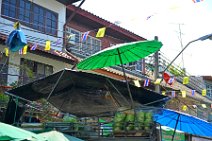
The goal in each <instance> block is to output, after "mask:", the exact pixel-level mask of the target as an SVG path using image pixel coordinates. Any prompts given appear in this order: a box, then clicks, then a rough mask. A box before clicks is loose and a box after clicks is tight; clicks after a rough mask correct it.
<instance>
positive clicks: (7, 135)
mask: <svg viewBox="0 0 212 141" xmlns="http://www.w3.org/2000/svg"><path fill="white" fill-rule="evenodd" d="M3 140H4V141H6V140H10V141H21V140H28V141H44V140H45V139H44V138H43V137H40V136H38V135H37V134H35V133H32V132H29V131H26V130H24V129H21V128H17V127H15V126H12V125H9V124H5V123H2V122H0V141H3Z"/></svg>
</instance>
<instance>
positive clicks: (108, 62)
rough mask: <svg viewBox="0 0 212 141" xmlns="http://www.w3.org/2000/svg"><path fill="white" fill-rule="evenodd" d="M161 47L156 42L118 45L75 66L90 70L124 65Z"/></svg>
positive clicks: (159, 43)
mask: <svg viewBox="0 0 212 141" xmlns="http://www.w3.org/2000/svg"><path fill="white" fill-rule="evenodd" d="M161 47H162V43H161V42H159V41H156V40H153V41H137V42H131V43H124V44H118V45H116V46H113V47H109V48H106V49H104V50H102V51H99V52H97V53H96V54H93V55H91V56H90V57H88V58H86V59H85V60H83V61H81V62H80V63H79V64H77V68H78V69H83V70H92V69H98V68H104V67H109V66H116V65H120V64H126V63H130V62H134V61H137V60H139V59H142V58H144V57H146V56H148V55H150V54H152V53H154V52H156V51H158V50H159V49H160V48H161ZM119 57H120V58H121V59H120V58H119Z"/></svg>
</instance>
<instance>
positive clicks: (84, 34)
mask: <svg viewBox="0 0 212 141" xmlns="http://www.w3.org/2000/svg"><path fill="white" fill-rule="evenodd" d="M89 33H90V31H87V32H85V33H83V34H82V42H85V41H86V40H87V38H88V34H89Z"/></svg>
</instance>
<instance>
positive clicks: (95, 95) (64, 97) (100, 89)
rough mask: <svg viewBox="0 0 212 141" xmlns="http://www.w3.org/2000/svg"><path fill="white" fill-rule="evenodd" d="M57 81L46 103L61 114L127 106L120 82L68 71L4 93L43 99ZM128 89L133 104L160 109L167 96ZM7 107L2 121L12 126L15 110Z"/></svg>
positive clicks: (101, 111)
mask: <svg viewBox="0 0 212 141" xmlns="http://www.w3.org/2000/svg"><path fill="white" fill-rule="evenodd" d="M60 76H62V77H60ZM59 78H60V81H59V83H58V84H57V86H56V88H55V89H54V91H53V93H52V94H51V96H50V98H49V102H50V103H51V104H52V105H54V106H55V107H56V108H58V109H60V110H61V111H62V112H65V113H71V114H73V115H76V116H78V117H87V116H96V115H101V114H104V113H108V112H116V111H117V109H118V108H119V107H125V106H128V105H129V102H128V101H126V99H128V98H129V97H128V93H127V88H126V85H125V83H124V82H123V81H119V80H116V79H112V78H109V77H105V76H101V75H97V74H92V73H86V72H79V71H74V70H68V69H65V70H61V71H59V72H57V73H54V74H52V75H50V76H48V77H45V78H43V79H40V80H36V81H34V82H31V83H29V84H26V85H23V86H20V87H17V88H14V89H12V90H9V91H7V92H6V93H10V94H12V95H14V96H17V97H22V98H25V99H28V100H30V101H35V100H39V99H42V98H47V97H48V96H49V94H50V93H51V91H52V89H53V88H54V86H55V84H56V82H57V80H58V79H59ZM130 88H131V89H132V92H133V98H134V99H135V102H136V103H141V104H148V103H149V105H151V106H161V105H163V104H164V103H165V102H166V101H167V100H168V99H169V98H168V97H167V96H163V95H160V94H158V93H156V92H154V91H150V90H147V89H144V88H143V87H136V86H134V85H132V84H130ZM117 90H118V91H117ZM119 93H121V94H122V95H120V94H119ZM108 95H109V96H110V95H111V96H112V97H109V96H108ZM114 100H115V101H114ZM116 103H118V104H116ZM11 104H12V103H9V106H8V107H9V108H7V110H8V112H6V115H5V119H7V120H9V119H11V121H12V123H13V121H14V118H13V116H12V114H14V111H15V110H14V109H15V108H14V107H13V106H12V105H11ZM14 104H15V103H14ZM9 109H10V110H9ZM7 113H8V114H7Z"/></svg>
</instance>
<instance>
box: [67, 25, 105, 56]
mask: <svg viewBox="0 0 212 141" xmlns="http://www.w3.org/2000/svg"><path fill="white" fill-rule="evenodd" d="M82 36H83V33H82V32H80V31H77V30H75V29H72V28H70V27H66V37H67V42H68V47H67V48H68V49H70V50H72V51H76V52H81V53H83V54H86V55H91V54H94V53H96V52H98V51H100V50H101V40H99V39H96V38H94V37H92V36H87V39H86V41H83V42H82V40H81V39H82Z"/></svg>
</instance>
